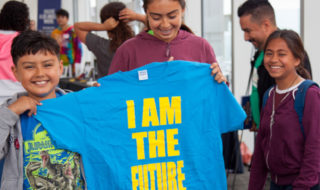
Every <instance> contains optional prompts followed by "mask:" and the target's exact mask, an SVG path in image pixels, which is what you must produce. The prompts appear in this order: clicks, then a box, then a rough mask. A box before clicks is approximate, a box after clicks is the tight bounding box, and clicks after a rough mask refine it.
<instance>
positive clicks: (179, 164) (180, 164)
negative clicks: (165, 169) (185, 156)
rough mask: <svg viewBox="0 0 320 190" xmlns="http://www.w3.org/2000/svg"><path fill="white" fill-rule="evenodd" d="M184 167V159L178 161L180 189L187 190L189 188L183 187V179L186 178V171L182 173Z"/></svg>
mask: <svg viewBox="0 0 320 190" xmlns="http://www.w3.org/2000/svg"><path fill="white" fill-rule="evenodd" d="M183 167H184V163H183V160H180V161H178V162H177V171H178V187H179V190H186V189H187V188H185V187H183V181H184V180H185V179H186V178H185V175H184V173H182V171H181V168H183Z"/></svg>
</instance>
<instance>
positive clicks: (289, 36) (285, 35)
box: [264, 30, 311, 79]
mask: <svg viewBox="0 0 320 190" xmlns="http://www.w3.org/2000/svg"><path fill="white" fill-rule="evenodd" d="M278 38H280V39H283V40H284V41H285V42H286V44H287V46H288V48H289V49H290V51H291V52H292V54H293V56H294V57H295V58H297V59H299V60H300V64H299V65H298V66H297V67H296V70H297V73H298V74H299V75H300V76H301V77H303V78H305V79H311V75H310V73H309V71H308V70H306V69H305V68H304V65H303V63H304V59H305V58H306V51H305V49H304V47H303V43H302V40H301V38H300V37H299V35H298V34H297V33H296V32H295V31H293V30H277V31H274V32H273V33H272V34H271V35H270V36H269V37H268V39H267V41H266V44H265V47H264V50H266V48H267V46H268V44H269V43H270V42H271V41H272V40H274V39H278Z"/></svg>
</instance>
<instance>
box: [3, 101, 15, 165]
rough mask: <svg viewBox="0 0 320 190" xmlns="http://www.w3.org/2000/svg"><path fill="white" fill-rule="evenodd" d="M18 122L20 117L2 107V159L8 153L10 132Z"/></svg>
mask: <svg viewBox="0 0 320 190" xmlns="http://www.w3.org/2000/svg"><path fill="white" fill-rule="evenodd" d="M18 121H19V115H17V114H15V113H14V112H12V111H11V110H10V109H8V107H6V106H5V105H1V106H0V159H2V158H3V157H4V156H5V155H6V153H7V152H8V149H9V144H8V138H9V134H10V130H11V128H13V126H14V125H15V124H16V123H17V122H18Z"/></svg>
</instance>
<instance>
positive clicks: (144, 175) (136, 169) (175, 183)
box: [126, 96, 186, 190]
mask: <svg viewBox="0 0 320 190" xmlns="http://www.w3.org/2000/svg"><path fill="white" fill-rule="evenodd" d="M156 102H157V103H156ZM126 103H127V118H128V129H129V130H130V132H131V133H132V140H133V141H135V142H136V153H137V162H138V161H147V162H149V163H147V164H141V165H133V166H131V183H132V189H149V188H150V189H162V188H164V189H167V187H169V189H179V190H185V189H186V188H185V187H184V185H183V181H184V180H185V174H184V173H183V168H184V161H183V160H181V159H179V156H180V150H179V140H178V136H179V126H181V125H179V124H181V123H182V121H181V120H182V119H181V118H182V117H181V97H180V96H173V97H171V98H169V97H160V98H159V99H157V100H155V98H145V99H143V109H142V114H140V113H137V117H139V116H141V115H142V123H140V124H141V125H137V122H136V111H135V102H134V100H128V101H126ZM157 105H159V108H158V109H157ZM157 110H159V112H158V111H157ZM170 125H174V126H173V127H169V126H170ZM150 128H151V129H150ZM170 157H176V159H175V160H176V161H166V162H158V163H157V162H156V163H155V162H154V161H153V160H155V159H156V158H167V160H169V159H168V158H170ZM149 184H150V187H149ZM157 187H158V188H157Z"/></svg>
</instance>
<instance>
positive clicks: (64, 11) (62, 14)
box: [56, 9, 69, 19]
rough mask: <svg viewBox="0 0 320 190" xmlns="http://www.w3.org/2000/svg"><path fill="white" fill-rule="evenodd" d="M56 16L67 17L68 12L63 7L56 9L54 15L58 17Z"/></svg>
mask: <svg viewBox="0 0 320 190" xmlns="http://www.w3.org/2000/svg"><path fill="white" fill-rule="evenodd" d="M58 16H65V17H67V18H68V19H69V13H68V11H66V10H64V9H59V10H56V17H58Z"/></svg>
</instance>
